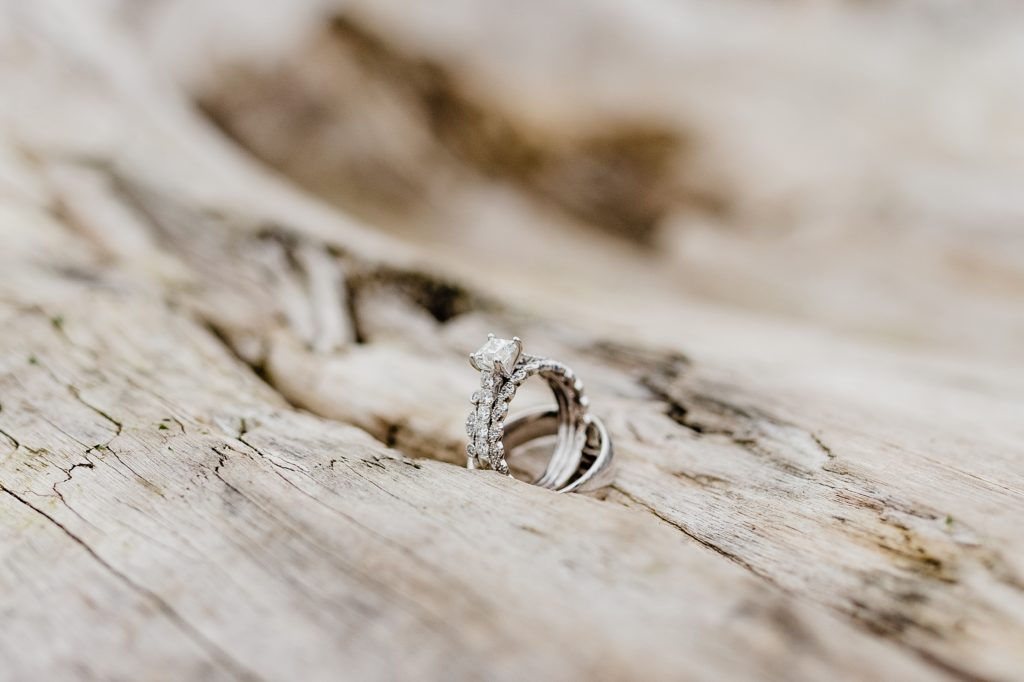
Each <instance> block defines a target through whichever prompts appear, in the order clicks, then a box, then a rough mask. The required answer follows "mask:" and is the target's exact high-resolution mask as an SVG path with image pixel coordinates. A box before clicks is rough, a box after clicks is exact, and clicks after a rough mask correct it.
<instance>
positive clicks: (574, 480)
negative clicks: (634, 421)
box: [466, 334, 612, 492]
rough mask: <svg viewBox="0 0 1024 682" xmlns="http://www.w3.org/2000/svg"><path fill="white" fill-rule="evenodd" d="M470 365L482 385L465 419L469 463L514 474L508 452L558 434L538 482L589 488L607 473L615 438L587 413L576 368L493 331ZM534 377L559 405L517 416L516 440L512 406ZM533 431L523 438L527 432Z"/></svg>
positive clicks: (557, 487) (568, 489)
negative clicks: (510, 423) (509, 433)
mask: <svg viewBox="0 0 1024 682" xmlns="http://www.w3.org/2000/svg"><path fill="white" fill-rule="evenodd" d="M470 364H472V365H473V367H474V368H476V369H477V370H479V371H480V389H479V390H478V391H476V392H475V393H474V394H473V397H472V403H473V409H472V410H471V411H470V414H469V417H468V418H467V419H466V433H467V434H468V435H469V444H468V446H467V448H466V454H467V462H466V466H467V467H469V468H470V469H478V468H481V467H487V468H490V469H494V470H495V471H498V472H500V473H503V474H506V475H509V476H511V473H510V471H509V467H508V462H507V459H506V451H507V450H510V449H511V448H512V447H515V446H519V445H523V444H525V443H527V442H529V441H532V440H534V439H536V438H541V437H548V436H551V435H555V436H556V442H555V450H554V453H553V454H552V456H551V460H550V461H549V462H548V466H547V468H546V469H545V471H544V473H543V474H542V475H541V477H540V478H538V479H537V480H536V481H535V482H534V483H535V484H536V485H539V486H541V487H544V488H549V489H551V490H558V491H562V492H571V491H574V490H580V489H583V488H587V489H590V486H592V485H593V484H594V483H595V482H597V481H598V480H599V479H602V478H603V477H604V476H606V474H607V471H608V469H609V466H610V464H611V458H612V446H611V441H610V439H609V437H608V433H607V430H606V429H605V427H604V424H603V423H601V421H600V420H598V419H597V418H596V417H594V416H593V415H590V414H589V401H588V400H587V397H586V396H585V395H584V392H583V382H582V381H580V379H579V378H578V377H577V376H576V374H575V373H574V372H573V371H572V369H570V368H569V367H568V366H566V365H564V364H563V363H560V362H556V361H554V360H551V359H548V358H544V357H540V356H536V355H528V354H525V353H523V343H522V341H521V340H520V339H519V338H518V337H515V338H513V339H511V340H509V339H499V338H496V337H495V336H494V334H491V335H489V336H488V339H487V343H485V344H484V346H483V347H482V348H480V350H478V351H477V352H475V353H473V354H472V355H470ZM535 375H536V376H539V377H541V378H543V379H544V380H545V381H546V382H547V384H548V386H549V387H550V388H551V391H552V393H553V395H554V397H555V403H556V406H557V409H556V410H554V411H545V413H544V414H541V413H532V416H524V417H523V418H519V419H517V420H516V421H515V424H516V429H515V431H516V438H513V439H510V438H507V437H506V428H505V422H506V419H507V417H508V411H509V405H510V404H511V402H512V400H513V399H514V398H515V396H516V393H517V391H518V390H519V387H520V386H522V384H523V383H525V382H526V381H527V380H528V379H529V378H530V377H532V376H535ZM538 429H539V430H538ZM534 433H535V435H532V436H531V437H527V438H525V439H524V438H523V434H534Z"/></svg>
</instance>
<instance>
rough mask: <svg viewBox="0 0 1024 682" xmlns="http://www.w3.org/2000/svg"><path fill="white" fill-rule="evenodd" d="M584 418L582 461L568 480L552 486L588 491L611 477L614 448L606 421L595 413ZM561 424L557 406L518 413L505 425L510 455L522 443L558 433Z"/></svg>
mask: <svg viewBox="0 0 1024 682" xmlns="http://www.w3.org/2000/svg"><path fill="white" fill-rule="evenodd" d="M584 422H585V424H586V427H585V434H586V438H585V439H584V443H583V448H582V450H581V453H582V456H581V457H580V461H579V462H578V464H577V465H576V468H575V469H574V470H572V471H570V472H569V473H570V477H569V480H568V481H567V482H566V483H565V484H564V485H560V486H557V487H552V489H553V490H557V491H558V492H562V493H572V492H587V491H591V490H598V489H599V488H602V487H604V486H605V485H607V484H608V483H609V482H610V481H611V473H612V468H611V464H612V453H613V450H612V441H611V439H610V438H609V436H608V430H607V429H606V428H605V426H604V422H602V421H601V420H600V419H598V418H597V417H595V416H594V415H587V416H586V417H584ZM558 427H559V417H558V412H557V411H555V410H548V409H545V408H541V409H538V410H533V411H531V412H527V413H525V414H523V415H520V416H518V417H516V418H515V419H513V420H512V421H510V422H509V423H508V425H507V426H506V427H505V450H506V452H508V456H509V457H511V456H513V455H514V453H515V452H516V450H517V449H518V448H519V447H520V446H522V445H526V444H527V443H530V442H532V441H534V440H537V439H539V438H545V437H547V436H552V435H554V434H557V433H558ZM538 485H540V482H539V481H538ZM547 487H551V486H547Z"/></svg>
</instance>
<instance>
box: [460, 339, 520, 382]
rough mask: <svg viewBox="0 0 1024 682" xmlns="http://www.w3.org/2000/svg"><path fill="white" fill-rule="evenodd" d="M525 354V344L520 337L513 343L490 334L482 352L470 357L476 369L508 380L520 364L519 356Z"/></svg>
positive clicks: (513, 340)
mask: <svg viewBox="0 0 1024 682" xmlns="http://www.w3.org/2000/svg"><path fill="white" fill-rule="evenodd" d="M522 354H523V342H522V341H520V340H519V337H518V336H517V337H515V338H514V339H512V340H511V341H510V340H508V339H499V338H497V337H496V336H495V335H494V334H488V336H487V343H485V344H484V345H483V346H482V347H481V348H480V350H478V351H477V352H475V353H473V354H472V355H471V356H470V359H469V361H470V363H471V364H472V365H473V367H474V369H477V370H480V371H481V372H495V373H497V374H500V375H501V376H503V377H505V378H506V379H507V378H508V377H510V376H512V373H513V372H514V371H515V369H516V363H517V362H519V356H520V355H522Z"/></svg>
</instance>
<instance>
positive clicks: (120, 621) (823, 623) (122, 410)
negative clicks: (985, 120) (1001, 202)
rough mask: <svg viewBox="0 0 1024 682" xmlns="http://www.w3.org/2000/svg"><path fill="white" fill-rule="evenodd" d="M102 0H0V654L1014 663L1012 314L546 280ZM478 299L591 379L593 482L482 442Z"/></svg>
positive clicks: (766, 671)
mask: <svg viewBox="0 0 1024 682" xmlns="http://www.w3.org/2000/svg"><path fill="white" fill-rule="evenodd" d="M172 4H173V3H172ZM243 4H244V3H243ZM112 5H113V3H112ZM117 11H120V10H117ZM124 11H125V12H127V10H124ZM108 12H109V13H110V14H108ZM115 15H116V13H115V10H114V9H112V8H106V9H103V10H101V9H99V8H90V7H89V6H88V4H86V3H75V2H70V1H68V2H51V1H45V2H44V1H42V0H40V1H39V2H33V3H17V2H11V3H8V4H7V5H5V6H4V17H3V25H2V27H0V39H2V44H0V91H2V92H3V93H4V97H3V100H4V101H3V103H2V105H0V107H2V116H3V128H2V130H3V143H2V146H0V240H2V245H3V248H2V251H0V271H2V273H3V275H2V278H0V319H2V322H3V330H4V331H3V334H2V335H0V493H2V494H0V661H2V667H0V671H2V672H0V677H3V678H4V679H11V680H24V679H69V678H74V679H78V678H81V679H147V680H149V679H152V680H159V679H220V678H245V679H248V678H254V679H267V680H277V679H280V680H287V679H444V680H449V679H482V678H486V679H509V680H521V679H565V680H570V679H573V680H575V679H608V680H616V679H666V680H668V679H707V680H722V679H806V680H820V679H969V680H974V679H985V680H989V679H991V680H1013V679H1020V676H1021V671H1022V670H1024V578H1022V575H1024V536H1022V533H1021V530H1020V518H1021V514H1022V511H1024V469H1022V467H1021V461H1022V457H1024V449H1022V446H1021V443H1022V442H1024V421H1022V420H1021V418H1020V416H1021V408H1022V403H1021V396H1022V395H1024V373H1022V372H1021V370H1020V369H1019V366H1018V365H1014V364H1013V362H1012V361H1011V360H1008V359H1005V358H1011V357H1012V353H1013V352H1014V351H1013V350H1012V349H1011V348H1010V347H1009V346H1005V347H1004V346H1003V345H1002V344H1001V342H998V341H997V342H993V345H992V347H991V348H992V352H993V353H994V354H995V355H994V356H993V359H992V360H991V361H990V362H987V363H982V362H979V361H972V360H965V359H962V358H959V359H958V358H956V357H954V356H949V355H945V354H943V353H940V352H939V351H938V350H936V349H934V348H921V347H909V348H908V347H907V346H901V345H889V346H884V345H878V344H876V343H873V342H866V341H863V340H862V339H861V338H859V337H856V336H853V335H843V334H839V333H836V332H830V331H823V330H820V329H814V328H809V327H807V326H801V325H796V324H792V325H791V324H786V323H782V322H777V321H772V320H771V319H769V318H767V317H765V316H763V315H761V314H759V313H755V312H750V313H746V312H743V311H742V310H740V311H733V312H724V311H722V310H719V309H716V308H714V307H713V306H708V305H698V304H692V303H687V302H685V301H684V300H683V299H672V298H671V297H670V296H668V295H665V296H662V297H660V298H659V297H655V296H653V294H652V298H645V299H643V300H644V301H645V305H644V306H637V305H636V302H637V299H636V298H633V299H630V298H629V296H627V295H625V293H623V292H609V294H608V296H607V297H605V296H604V295H603V294H602V292H601V291H600V290H597V289H593V288H587V287H583V286H578V287H577V288H573V287H567V288H566V289H565V291H564V296H562V297H560V298H559V299H558V300H551V298H552V297H550V296H547V297H545V301H544V302H545V304H546V307H541V306H540V305H538V301H539V299H540V296H541V293H540V292H542V291H545V289H546V290H547V291H550V290H551V287H552V286H556V284H555V281H554V280H547V281H546V282H539V283H537V284H536V285H535V287H536V288H535V289H532V290H531V289H529V288H528V287H526V288H525V289H523V290H516V291H511V292H510V291H503V290H501V289H500V288H497V287H495V286H493V282H492V284H491V286H488V284H487V283H486V282H484V280H485V279H486V274H487V270H488V266H487V264H486V263H480V264H475V263H473V262H467V263H464V264H463V265H456V264H452V263H447V262H446V261H445V260H443V259H438V258H435V256H434V255H433V254H432V252H430V251H428V250H426V249H424V248H423V247H422V245H417V244H416V243H415V241H416V240H405V241H403V240H400V239H396V238H393V237H390V236H382V235H381V233H378V232H376V231H373V230H371V229H369V228H367V227H365V226H364V225H363V224H362V223H361V222H359V221H358V220H356V219H353V218H351V217H349V216H348V215H347V214H346V213H345V212H343V211H342V210H340V209H338V208H336V207H335V206H332V205H330V204H328V203H323V202H322V201H321V200H320V199H317V198H314V197H313V196H312V195H311V194H308V193H306V192H304V191H301V190H298V189H295V188H294V187H293V186H292V185H290V184H289V183H288V182H287V181H286V180H284V179H282V178H281V177H279V176H277V175H275V174H272V173H271V172H269V171H267V170H266V167H265V166H263V165H260V164H259V163H257V162H256V161H254V160H253V159H252V157H250V156H248V155H247V154H245V153H244V152H243V151H242V150H241V149H240V148H239V147H237V146H235V145H234V144H233V143H232V142H231V141H229V140H228V139H227V138H226V137H225V136H224V135H223V133H222V132H221V131H220V130H219V129H218V128H217V127H215V126H213V125H211V124H210V122H209V121H208V120H207V119H206V118H204V116H203V115H202V114H201V113H199V112H197V111H196V109H194V108H193V107H191V106H190V101H189V96H190V95H189V94H188V92H189V90H188V89H186V86H187V88H192V87H195V90H194V92H204V93H205V94H203V95H201V96H199V95H197V96H198V97H200V99H201V100H202V104H203V107H204V108H205V109H206V110H207V113H210V114H211V115H212V116H213V117H214V118H216V119H218V123H219V125H220V126H223V127H225V128H228V129H230V128H231V126H232V121H235V120H236V119H235V118H233V117H232V115H231V111H230V106H228V102H227V99H229V98H227V95H225V99H219V100H218V99H217V97H215V96H214V94H211V93H212V91H211V90H209V89H206V90H204V88H209V87H210V86H209V84H198V85H194V86H193V84H189V83H187V80H188V79H186V78H184V77H183V76H181V75H180V74H179V75H177V76H175V77H174V78H173V79H172V78H171V76H169V75H168V73H167V70H166V69H160V68H157V67H156V66H154V64H157V63H158V62H159V60H158V59H156V58H155V57H152V55H149V54H148V53H147V52H146V51H145V50H144V49H143V48H142V47H141V46H140V42H139V41H138V40H137V39H135V38H132V37H131V36H130V35H129V34H128V33H127V32H126V31H125V30H124V28H123V25H124V24H123V23H122V21H121V19H123V20H124V23H130V22H129V21H128V19H126V18H124V17H121V18H120V19H118V20H115ZM116 16H118V17H120V15H116ZM140 23H144V22H140ZM330 30H332V31H338V30H345V31H348V33H347V34H346V35H349V36H351V35H352V31H353V30H354V29H353V28H352V26H351V25H348V24H346V25H345V26H343V27H342V28H339V24H338V23H337V22H335V23H334V24H332V28H331V29H330ZM139 31H140V32H141V29H139ZM197 33H200V34H201V33H202V32H201V31H197ZM136 38H137V36H136ZM364 44H365V43H364ZM179 77H180V82H178V81H176V80H175V79H178V78H179ZM182 83H185V85H182ZM237 133H238V131H235V134H237ZM465 154H466V155H467V156H466V157H465V158H472V152H471V151H466V152H465ZM566 154H568V155H570V156H571V154H570V152H566ZM465 158H464V159H463V160H462V161H460V162H459V167H462V166H463V165H465V164H468V163H469V162H467V161H465ZM638 163H639V162H638ZM638 172H639V171H638ZM652 172H655V173H656V170H655V171H652ZM514 180H515V182H516V183H518V185H519V186H521V187H526V188H527V189H526V190H524V191H525V192H527V194H529V193H531V192H536V191H537V190H536V185H535V183H537V182H538V180H537V178H536V177H535V176H532V175H530V174H524V175H521V176H517V177H516V178H514ZM531 187H532V188H533V189H531ZM623 191H626V190H623ZM690 192H691V194H690V195H688V196H692V195H694V194H696V193H698V192H697V188H690ZM584 195H585V193H584ZM531 196H532V195H531ZM701 196H703V197H704V198H703V199H701V200H700V201H698V204H700V205H701V206H704V207H705V209H702V210H710V209H707V207H708V206H712V207H713V206H714V205H715V202H714V201H713V200H712V197H711V195H707V194H704V195H701ZM330 198H331V199H332V200H334V199H337V197H330ZM538 201H539V200H538ZM660 201H661V200H660V199H657V198H651V203H649V204H644V203H643V202H639V203H638V204H636V206H639V208H638V209H637V211H638V212H636V213H630V214H622V215H618V216H613V217H612V218H611V219H609V221H608V222H607V224H605V225H603V228H604V230H605V231H606V232H607V231H611V232H614V233H618V234H620V235H621V234H623V233H626V234H630V235H633V237H635V238H637V239H641V240H643V239H652V238H654V237H652V234H653V232H652V228H650V227H649V225H648V223H650V221H651V220H653V218H652V216H662V215H663V214H664V212H665V211H668V210H670V209H668V208H666V205H665V204H662V203H660ZM543 202H544V205H548V206H550V205H554V206H556V207H558V208H557V211H556V209H551V210H552V211H555V212H556V213H557V212H558V211H561V212H562V213H558V215H565V214H572V215H574V216H575V217H576V218H580V217H582V218H584V219H588V217H589V214H588V213H587V211H588V210H590V209H589V208H587V207H588V206H589V207H590V208H593V205H592V204H587V202H586V201H584V200H582V199H580V198H579V195H578V194H576V193H573V192H571V191H569V190H567V191H566V193H564V194H561V195H559V196H555V197H553V198H552V197H547V198H545V199H544V200H543ZM641 209H642V210H641ZM552 215H554V213H552ZM576 218H574V219H576ZM645 226H646V227H645ZM574 229H577V228H576V227H574V228H571V229H570V232H568V233H566V234H569V235H570V236H568V237H566V236H564V235H563V236H561V237H559V236H553V237H552V238H553V239H556V240H558V239H564V240H569V241H571V240H572V239H574V238H575V237H573V236H571V235H574V234H575V233H574V232H572V231H571V230H574ZM637 230H639V232H637ZM641 233H642V234H641ZM593 239H595V240H597V241H598V242H599V243H603V242H602V241H601V240H602V239H604V237H593ZM1007 239H1008V240H1011V241H1009V242H1007V243H1012V240H1013V239H1015V237H1012V236H1009V237H1007ZM630 258H633V256H623V261H622V262H623V265H622V267H624V268H628V267H637V266H636V265H635V263H634V265H632V266H631V265H629V263H630V262H632V261H630V260H629V259H630ZM438 263H447V264H445V265H438ZM449 266H450V267H449ZM637 269H638V270H639V268H637ZM452 273H457V274H456V275H453V274H452ZM581 276H583V275H581ZM584 281H585V280H584ZM1014 281H1016V280H1014ZM512 289H515V288H514V287H512ZM1011 289H1012V287H1011ZM523 291H525V292H526V293H523ZM626 293H628V292H626ZM1005 293H1006V291H1005V290H1000V292H999V294H998V296H1003V295H1004V294H1005ZM970 296H975V297H976V298H975V299H971V300H982V299H983V298H984V295H983V294H982V293H977V292H975V293H972V294H970ZM998 296H997V297H995V298H994V299H993V300H996V299H998ZM999 300H1001V299H999ZM1001 306H1002V303H998V304H997V303H993V304H992V310H993V311H994V312H991V314H990V315H989V317H987V318H986V319H988V320H995V319H999V320H1005V319H1010V313H1008V312H1006V311H1007V310H1009V308H1004V307H1001ZM640 308H642V309H640ZM596 311H600V312H601V313H602V316H601V317H598V316H597V315H596ZM1017 311H1018V312H1019V308H1018V309H1017ZM986 314H988V313H986ZM609 318H610V319H613V320H615V322H614V324H608V323H607V320H608V319H609ZM858 324H859V323H857V324H854V325H853V326H858ZM1005 329H1007V330H1008V329H1010V327H1009V325H1008V326H1007V327H1006V328H1005ZM488 331H495V332H499V333H508V334H511V333H515V334H518V335H520V336H522V337H523V338H524V339H526V340H527V344H528V346H529V347H530V348H531V349H533V350H536V351H537V352H544V353H545V354H548V355H551V356H553V357H558V358H560V359H564V360H565V361H566V362H568V363H570V364H571V365H572V366H573V367H575V368H576V369H578V371H579V373H580V375H581V376H582V377H584V378H585V380H586V382H587V388H588V393H589V394H590V395H591V397H592V401H593V404H594V406H595V410H596V411H597V412H598V413H600V414H601V415H602V417H603V418H604V419H605V421H606V422H607V424H608V426H609V428H610V429H611V431H612V433H613V437H614V440H615V443H616V448H617V458H618V468H617V475H616V479H615V483H614V485H613V486H612V487H611V488H609V489H608V490H607V491H605V492H604V493H603V494H600V495H596V496H592V497H587V496H582V495H557V494H553V493H549V492H547V491H543V490H540V489H538V488H536V487H533V486H530V485H527V484H524V483H519V482H516V481H511V480H508V479H505V478H503V477H500V476H498V475H496V474H494V473H491V472H471V471H466V470H465V469H463V468H462V467H461V464H462V459H463V455H462V452H463V443H462V429H463V419H464V416H465V413H466V410H467V408H468V403H467V399H468V394H469V392H470V391H471V390H472V387H473V384H474V382H475V377H474V375H473V372H472V371H471V370H470V368H469V367H468V365H467V363H466V355H467V353H468V352H469V351H471V350H473V349H474V348H475V347H476V346H477V345H479V343H480V341H481V339H482V338H483V336H484V335H485V334H486V333H487V332H488ZM1007 333H1008V334H1010V332H1009V331H1008V332H1007ZM1013 333H1016V334H1019V333H1020V332H1019V329H1018V330H1017V331H1016V332H1013ZM1016 338H1019V336H1018V337H1016ZM968 339H969V335H967V334H959V335H957V334H953V335H951V336H950V337H949V338H948V339H946V340H947V341H949V345H950V346H954V347H958V345H959V344H963V343H966V342H967V340H968ZM999 358H1004V359H1003V360H1000V359H999Z"/></svg>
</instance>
